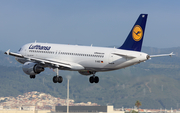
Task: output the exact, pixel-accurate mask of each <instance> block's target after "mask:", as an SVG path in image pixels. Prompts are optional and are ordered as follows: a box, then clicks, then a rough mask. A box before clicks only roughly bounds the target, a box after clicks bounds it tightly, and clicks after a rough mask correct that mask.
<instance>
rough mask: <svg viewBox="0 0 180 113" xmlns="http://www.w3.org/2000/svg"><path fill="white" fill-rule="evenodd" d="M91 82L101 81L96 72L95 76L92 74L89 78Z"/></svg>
mask: <svg viewBox="0 0 180 113" xmlns="http://www.w3.org/2000/svg"><path fill="white" fill-rule="evenodd" d="M89 82H90V83H98V82H99V77H97V76H95V73H94V74H93V76H91V77H90V78H89Z"/></svg>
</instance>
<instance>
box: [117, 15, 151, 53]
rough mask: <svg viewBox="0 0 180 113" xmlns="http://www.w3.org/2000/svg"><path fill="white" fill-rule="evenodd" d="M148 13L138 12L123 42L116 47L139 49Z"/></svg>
mask: <svg viewBox="0 0 180 113" xmlns="http://www.w3.org/2000/svg"><path fill="white" fill-rule="evenodd" d="M147 16H148V14H140V16H139V18H138V19H137V21H136V23H135V24H134V26H133V28H132V29H131V32H130V33H129V35H128V37H127V38H126V40H125V42H124V44H123V45H122V46H121V47H119V48H118V49H125V50H132V51H141V47H142V42H143V37H144V32H145V27H146V20H147Z"/></svg>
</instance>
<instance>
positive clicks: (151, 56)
mask: <svg viewBox="0 0 180 113" xmlns="http://www.w3.org/2000/svg"><path fill="white" fill-rule="evenodd" d="M172 55H175V54H173V52H172V53H170V54H160V55H150V58H153V57H162V56H170V57H171V56H172Z"/></svg>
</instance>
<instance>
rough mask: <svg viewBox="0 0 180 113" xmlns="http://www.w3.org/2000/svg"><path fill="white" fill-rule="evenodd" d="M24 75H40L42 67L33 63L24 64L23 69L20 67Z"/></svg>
mask: <svg viewBox="0 0 180 113" xmlns="http://www.w3.org/2000/svg"><path fill="white" fill-rule="evenodd" d="M22 69H23V71H24V73H26V74H28V75H36V74H39V73H41V72H42V71H44V67H42V66H40V65H38V64H36V63H33V62H26V63H24V65H23V67H22Z"/></svg>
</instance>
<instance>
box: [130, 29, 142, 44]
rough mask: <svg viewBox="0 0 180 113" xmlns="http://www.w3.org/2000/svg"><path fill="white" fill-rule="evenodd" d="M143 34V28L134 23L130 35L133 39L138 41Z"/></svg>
mask: <svg viewBox="0 0 180 113" xmlns="http://www.w3.org/2000/svg"><path fill="white" fill-rule="evenodd" d="M142 36H143V30H142V28H141V26H139V25H136V26H134V28H133V30H132V37H133V39H134V40H135V41H140V40H141V38H142Z"/></svg>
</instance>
